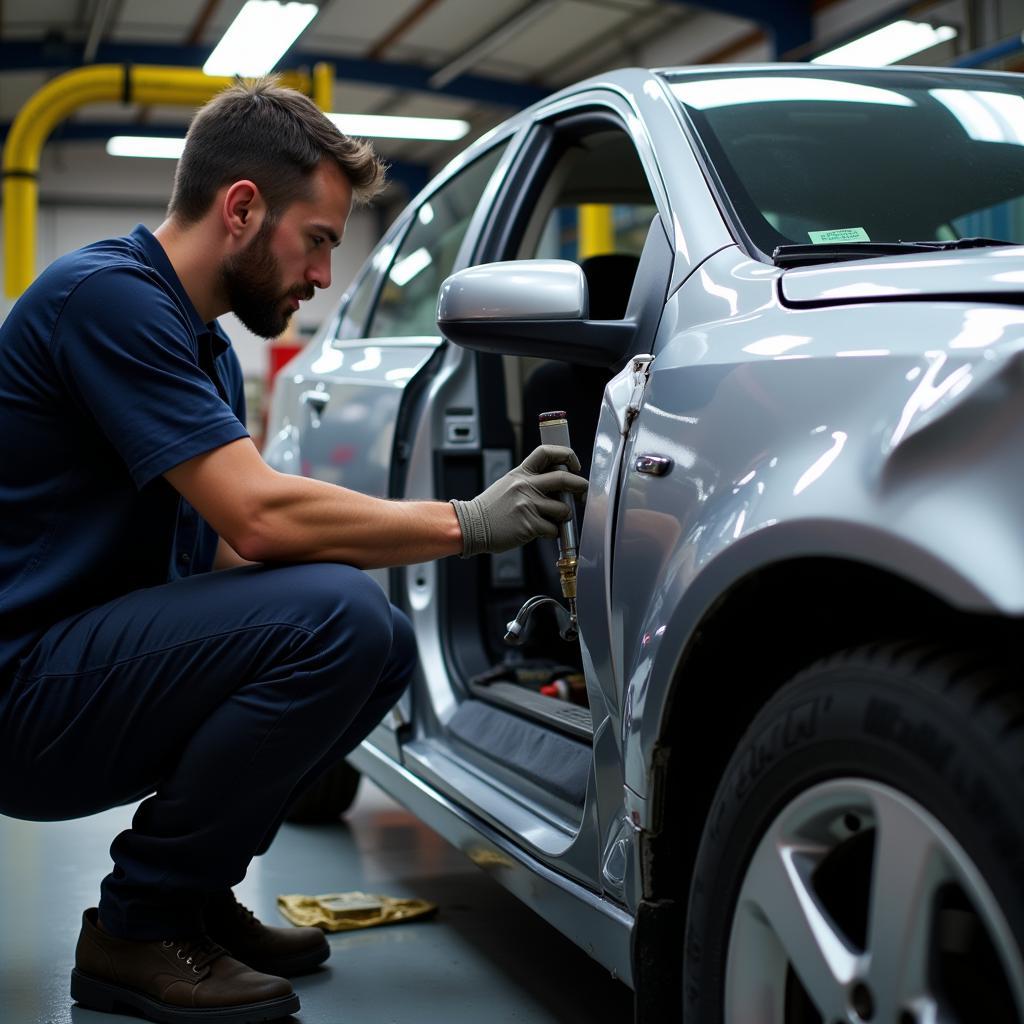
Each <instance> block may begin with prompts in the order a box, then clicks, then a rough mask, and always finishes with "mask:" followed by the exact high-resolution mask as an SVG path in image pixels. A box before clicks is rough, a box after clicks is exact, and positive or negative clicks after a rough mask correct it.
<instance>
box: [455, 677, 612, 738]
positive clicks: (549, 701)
mask: <svg viewBox="0 0 1024 1024" xmlns="http://www.w3.org/2000/svg"><path fill="white" fill-rule="evenodd" d="M469 688H470V690H471V691H472V693H473V696H474V697H476V698H478V699H479V700H483V701H487V703H489V704H496V705H497V706H498V707H502V708H506V709H508V710H509V711H515V712H517V713H518V714H520V715H522V716H523V717H525V718H530V719H532V720H533V721H535V722H540V723H541V724H542V725H546V726H548V727H549V728H551V729H557V730H558V731H559V732H564V733H566V734H567V735H569V736H573V737H575V738H576V739H581V740H586V742H587V743H593V742H594V719H593V716H592V715H591V713H590V708H584V707H581V706H580V705H579V704H570V703H569V702H568V701H566V700H559V699H558V698H557V697H545V696H544V694H542V693H536V692H535V691H533V690H528V689H526V688H525V687H523V686H518V685H517V684H516V683H501V682H499V683H489V684H487V685H482V684H480V683H470V684H469Z"/></svg>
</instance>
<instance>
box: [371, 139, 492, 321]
mask: <svg viewBox="0 0 1024 1024" xmlns="http://www.w3.org/2000/svg"><path fill="white" fill-rule="evenodd" d="M504 148H505V147H504V146H503V145H502V146H496V147H495V148H494V149H492V150H490V151H489V152H488V153H486V154H485V155H484V156H482V157H480V158H479V159H478V160H476V161H474V162H473V163H472V164H470V165H469V166H468V167H466V168H465V169H464V170H462V171H460V172H459V174H457V175H456V176H455V177H454V178H452V179H451V180H449V181H448V182H446V183H445V184H444V185H443V186H442V187H441V188H440V189H438V190H437V191H436V192H434V193H433V194H432V195H431V196H430V198H429V199H428V200H426V201H425V202H424V203H423V204H422V205H421V206H420V207H419V209H418V210H417V211H416V215H415V218H414V220H413V224H412V227H411V228H410V229H409V231H408V232H407V234H406V236H405V238H404V239H403V240H402V243H401V245H400V246H399V249H398V251H397V252H396V253H395V258H394V261H393V262H392V263H391V266H390V268H389V269H388V270H387V276H386V277H385V278H384V285H383V287H382V289H381V293H380V298H379V300H378V302H377V308H376V310H374V313H373V317H372V319H371V321H370V327H369V330H368V331H367V332H366V336H367V337H370V338H391V337H410V336H414V335H425V334H437V324H436V316H437V292H438V289H439V288H440V287H441V284H442V283H443V281H444V279H445V278H446V277H447V276H448V275H449V274H450V273H451V272H452V267H453V266H454V264H455V257H456V255H457V254H458V251H459V247H460V246H461V244H462V239H463V237H464V236H465V234H466V229H467V228H468V227H469V222H470V218H471V217H472V216H473V213H474V211H475V210H476V207H477V203H479V201H480V197H481V195H482V194H483V191H484V189H485V188H486V186H487V182H488V181H489V180H490V177H491V175H492V174H493V173H494V169H495V167H496V166H497V164H498V161H499V160H500V159H501V154H502V152H503V150H504Z"/></svg>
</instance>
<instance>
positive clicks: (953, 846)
mask: <svg viewBox="0 0 1024 1024" xmlns="http://www.w3.org/2000/svg"><path fill="white" fill-rule="evenodd" d="M851 851H852V852H851ZM837 864H838V865H839V867H838V868H836V865H837ZM847 869H848V870H847ZM844 870H846V875H847V876H848V877H844ZM958 929H959V933H960V937H959V938H958ZM986 943H987V945H986ZM961 947H962V948H961ZM990 951H994V954H995V955H994V957H993V956H991V955H989V954H990ZM950 957H953V958H954V959H953V960H950ZM956 957H960V960H957V959H956ZM971 957H974V958H976V959H978V961H979V962H980V963H983V964H984V963H986V962H987V961H988V960H995V961H996V963H995V964H994V965H991V969H992V970H994V971H996V972H998V973H999V975H1000V976H1001V982H1000V981H999V980H997V981H996V982H995V983H994V984H993V981H992V977H995V975H993V976H992V977H989V978H987V979H983V980H982V981H979V982H978V984H979V985H981V984H984V985H986V986H987V990H992V989H993V988H994V994H993V993H992V992H991V991H987V994H983V993H981V992H980V990H979V998H985V999H991V1000H995V1004H996V1011H995V1012H996V1014H997V1015H998V1013H999V1009H1000V1007H1004V1008H1005V1011H1006V1014H1007V1017H1006V1019H1008V1020H1011V1021H1016V1020H1024V962H1022V960H1021V955H1020V952H1019V950H1018V949H1017V947H1016V943H1015V942H1014V939H1013V935H1012V933H1011V931H1010V928H1009V925H1008V924H1007V922H1006V919H1005V917H1004V915H1003V913H1002V911H1001V910H1000V908H999V905H998V903H997V902H996V900H995V898H994V896H993V895H992V892H991V890H990V889H989V887H988V885H987V884H986V882H985V880H984V878H983V877H982V875H981V873H980V872H979V871H978V869H977V867H976V866H975V865H974V863H973V861H972V860H971V859H970V857H969V856H968V855H967V853H966V852H965V851H964V849H963V847H962V846H961V845H960V844H959V843H958V842H957V841H956V839H955V838H954V837H953V835H952V834H951V833H950V832H949V831H948V830H947V829H946V828H945V827H944V826H943V825H942V823H941V822H939V821H938V819H937V818H935V817H934V815H932V814H931V813H930V812H929V811H927V810H926V809H925V808H924V807H922V806H921V805H920V804H918V803H917V802H916V801H914V800H912V799H910V798H909V797H907V796H906V795H905V794H903V793H900V792H899V791H897V790H895V789H893V788H891V787H889V786H886V785H883V784H882V783H878V782H874V781H871V780H868V779H837V780H833V781H829V782H825V783H821V784H819V785H817V786H814V787H813V788H811V789H809V790H807V791H805V792H804V793H801V794H800V795H799V796H797V797H796V798H795V799H794V800H792V801H791V802H790V803H789V804H788V805H787V806H786V807H785V808H784V809H783V810H782V812H781V813H780V814H779V815H777V816H776V818H775V820H774V821H773V822H772V824H771V825H770V827H769V828H768V829H767V831H766V832H765V834H764V836H763V837H762V839H761V841H760V842H759V844H758V846H757V849H756V850H755V852H754V855H753V857H752V858H751V860H750V863H749V865H748V867H747V870H746V874H745V876H744V879H743V883H742V885H741V887H740V893H739V897H738V899H737V903H736V909H735V911H734V914H733V920H732V927H731V931H730V935H729V947H728V959H727V965H726V977H725V993H724V996H725V1000H724V1002H725V1016H724V1019H725V1024H749V1022H750V1021H753V1020H756V1021H759V1022H763V1024H805V1022H806V1024H817V1022H819V1021H820V1022H822V1024H874V1022H890V1021H891V1022H899V1024H967V1018H966V1017H964V1014H963V1010H962V1009H961V1008H962V1007H963V1006H964V1005H966V1004H967V1003H968V1002H969V1001H970V999H971V993H970V991H969V987H970V985H971V984H972V982H970V981H969V980H968V981H966V982H964V983H963V984H961V983H960V982H959V981H958V980H957V978H958V977H959V975H960V974H961V973H962V974H963V977H964V978H966V979H970V977H971V974H972V971H973V970H974V968H973V967H971V966H970V964H969V960H970V958H971ZM961 961H963V963H964V965H965V967H964V968H963V969H962V970H961V969H960V968H959V967H958V966H957V965H958V964H959V963H960V962H961ZM951 963H952V964H953V965H954V968H956V969H954V970H953V971H952V974H951V972H950V970H949V969H947V968H948V965H949V964H951ZM951 977H953V979H954V980H953V982H950V978H951ZM965 985H966V986H967V987H966V989H965ZM974 1019H975V1020H976V1019H979V1018H977V1017H974Z"/></svg>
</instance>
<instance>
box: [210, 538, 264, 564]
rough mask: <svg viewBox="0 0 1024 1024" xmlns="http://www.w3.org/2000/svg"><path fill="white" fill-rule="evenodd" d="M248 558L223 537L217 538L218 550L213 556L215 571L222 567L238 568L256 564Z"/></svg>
mask: <svg viewBox="0 0 1024 1024" xmlns="http://www.w3.org/2000/svg"><path fill="white" fill-rule="evenodd" d="M255 564H256V563H255V562H250V561H249V560H248V559H247V558H243V557H242V556H241V555H240V554H239V553H238V552H237V551H236V550H235V549H234V548H233V547H232V546H231V545H230V544H229V543H228V542H227V541H226V540H225V539H224V538H223V537H218V538H217V551H216V554H214V556H213V568H214V570H215V571H219V570H221V569H237V568H239V567H240V566H243V565H255Z"/></svg>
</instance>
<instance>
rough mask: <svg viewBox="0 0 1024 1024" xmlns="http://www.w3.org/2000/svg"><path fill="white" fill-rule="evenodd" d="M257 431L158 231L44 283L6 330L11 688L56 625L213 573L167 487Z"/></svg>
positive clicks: (74, 262)
mask: <svg viewBox="0 0 1024 1024" xmlns="http://www.w3.org/2000/svg"><path fill="white" fill-rule="evenodd" d="M244 423H245V399H244V395H243V389H242V371H241V367H240V365H239V363H238V357H237V356H236V355H235V353H234V351H233V349H232V348H231V346H230V343H229V341H228V339H227V336H226V335H225V334H224V332H223V331H222V330H221V328H220V327H219V325H218V324H217V323H216V322H214V323H210V324H207V323H204V322H203V321H202V319H201V317H200V316H199V313H198V312H197V311H196V308H195V306H193V305H192V302H191V301H190V300H189V297H188V295H187V294H186V292H185V289H184V288H183V287H182V284H181V282H180V281H179V280H178V276H177V274H175V272H174V268H173V267H172V266H171V263H170V260H168V258H167V255H166V253H165V252H164V250H163V247H162V246H161V245H160V243H159V242H158V241H157V240H156V238H155V237H154V236H153V235H152V234H151V233H150V232H149V231H147V230H146V228H144V227H142V226H141V225H140V226H139V227H137V228H136V229H135V230H134V231H133V232H132V233H131V234H130V235H128V236H126V237H124V238H110V239H107V240H105V241H102V242H96V243H95V244H93V245H89V246H86V247H85V248H84V249H79V250H77V251H76V252H72V253H69V254H68V255H67V256H63V257H61V258H60V259H58V260H57V261H56V262H55V263H53V264H52V265H51V266H50V267H48V268H47V269H46V270H45V271H44V272H43V273H42V274H41V275H40V276H39V278H38V279H37V280H36V281H35V282H34V283H33V284H32V285H31V287H30V288H29V289H28V291H26V292H25V294H24V295H23V296H22V297H21V298H20V299H19V300H18V302H17V303H16V304H15V306H14V308H13V309H12V310H11V312H10V314H9V315H8V317H7V319H6V320H5V321H4V322H3V324H2V325H0V445H2V449H0V680H3V679H4V678H6V677H8V676H9V675H10V674H11V671H12V669H13V668H14V667H15V666H16V664H17V661H18V659H19V658H20V657H22V656H23V655H25V654H26V653H27V652H28V650H29V649H30V648H31V646H32V644H33V643H34V642H35V640H36V639H37V638H38V637H39V636H40V635H41V634H42V633H43V632H45V630H46V629H48V628H49V627H50V626H51V625H53V624H54V623H57V622H59V621H61V620H62V619H64V618H66V617H68V616H70V615H73V614H75V613H76V612H79V611H82V610H84V609H86V608H91V607H94V606H96V605H98V604H102V603H104V602H105V601H108V600H111V599H112V598H115V597H118V596H120V595H122V594H126V593H128V592H129V591H132V590H137V589H139V588H141V587H148V586H154V585H157V584H161V583H165V582H167V581H168V580H170V579H173V578H175V577H176V576H180V575H190V574H192V573H195V572H204V571H208V570H209V569H210V568H211V567H212V565H213V555H214V551H215V548H216V535H215V534H214V533H213V531H212V529H211V528H210V527H209V526H208V525H207V524H206V523H205V522H203V521H202V520H201V519H200V517H199V516H198V514H197V513H196V512H195V510H193V509H192V508H191V506H189V505H188V503H187V502H186V501H185V500H184V499H183V498H181V497H180V496H179V495H178V493H177V492H176V491H175V490H174V489H173V488H172V487H171V486H170V484H168V483H167V482H166V480H164V479H163V477H162V475H161V474H163V473H165V472H166V471H167V470H169V469H172V468H173V467H174V466H177V465H178V464H179V463H182V462H185V461H186V460H187V459H190V458H193V457H194V456H196V455H200V454H202V453H203V452H207V451H210V450H212V449H214V448H218V447H220V446H221V445H224V444H227V443H228V442H229V441H235V440H237V439H238V438H241V437H247V436H248V432H247V431H246V429H245V426H244Z"/></svg>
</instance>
